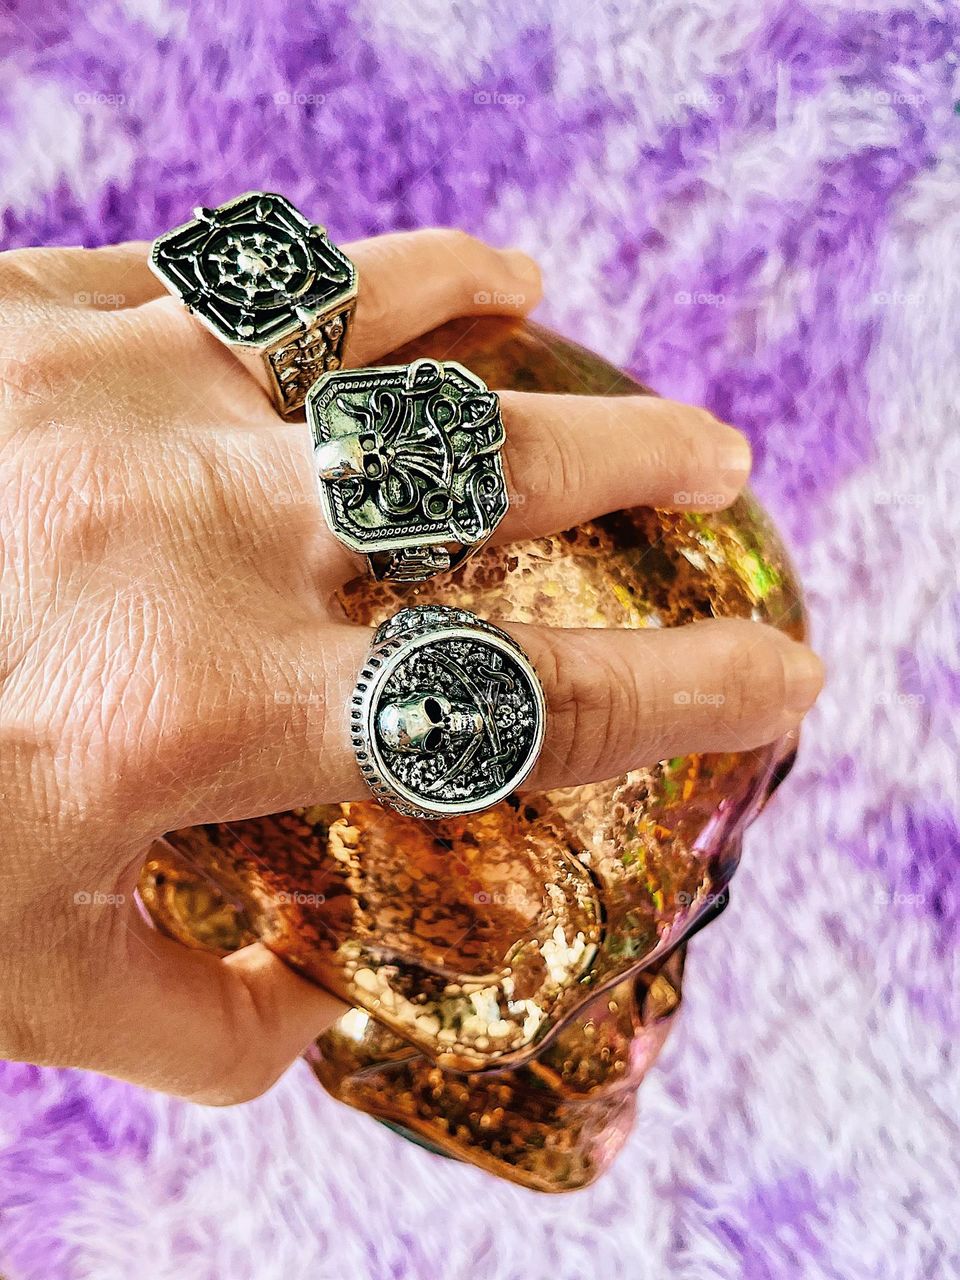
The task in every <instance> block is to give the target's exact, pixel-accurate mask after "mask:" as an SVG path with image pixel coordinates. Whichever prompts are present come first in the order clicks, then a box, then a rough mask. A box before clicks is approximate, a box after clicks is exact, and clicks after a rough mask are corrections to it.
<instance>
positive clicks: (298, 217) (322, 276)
mask: <svg viewBox="0 0 960 1280" xmlns="http://www.w3.org/2000/svg"><path fill="white" fill-rule="evenodd" d="M149 261H150V268H151V270H152V271H153V272H154V274H155V275H157V276H159V278H160V279H161V280H162V281H163V283H164V285H165V286H166V287H167V289H169V290H170V292H171V293H172V294H174V296H175V297H177V298H179V299H180V301H181V302H182V303H183V304H184V306H186V308H187V309H188V310H189V311H191V312H192V313H193V314H194V315H195V316H196V318H197V319H198V320H199V321H200V323H201V324H203V325H204V326H205V327H206V328H207V329H209V330H210V332H211V333H213V334H214V335H215V336H216V337H218V338H219V339H220V341H221V342H225V343H226V344H227V346H229V347H230V348H232V349H233V350H234V351H235V353H236V354H237V355H238V356H239V357H240V359H241V360H242V361H243V362H244V363H245V364H246V365H247V367H248V368H249V369H250V370H251V371H252V372H253V373H254V374H255V375H257V377H258V379H259V381H260V382H261V384H262V385H263V386H265V387H266V388H267V389H268V390H269V391H270V393H271V394H272V396H273V399H274V403H275V404H276V406H277V409H278V410H279V411H280V412H281V413H283V414H287V413H291V412H292V411H293V410H294V409H298V408H299V407H300V406H301V405H302V404H303V402H304V399H305V398H306V394H307V391H308V390H309V388H310V386H311V384H312V383H313V382H314V381H315V380H316V379H317V378H318V377H319V376H320V374H322V373H324V372H326V371H327V370H328V369H339V368H340V365H341V364H342V362H343V349H344V346H345V343H346V338H347V331H348V329H349V326H350V321H351V319H352V317H353V312H354V308H355V306H356V301H357V269H356V267H355V266H354V264H353V263H352V262H351V261H350V259H349V258H348V257H347V256H346V254H344V253H342V252H341V251H340V250H339V249H338V248H337V247H336V245H334V244H332V243H331V241H330V240H329V239H328V238H327V234H326V232H325V231H324V229H323V227H318V226H316V225H315V224H314V223H311V222H309V221H308V220H307V219H306V218H305V217H304V216H303V214H302V213H300V212H299V211H298V210H297V209H296V208H294V206H293V205H292V204H291V203H290V201H289V200H287V199H285V197H284V196H278V195H273V194H271V193H269V192H265V191H248V192H247V194H246V195H242V196H237V197H236V199H234V200H228V201H227V203H226V204H222V205H221V206H220V207H219V208H218V209H205V208H199V209H195V210H194V218H193V221H192V222H186V223H184V225H183V226H182V227H175V228H174V229H173V230H172V231H167V232H165V233H164V234H163V235H161V236H158V237H157V239H156V240H155V241H154V242H153V246H152V248H151V250H150V259H149Z"/></svg>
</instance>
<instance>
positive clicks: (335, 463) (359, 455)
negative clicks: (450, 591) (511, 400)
mask: <svg viewBox="0 0 960 1280" xmlns="http://www.w3.org/2000/svg"><path fill="white" fill-rule="evenodd" d="M307 421H308V423H309V424H310V428H311V430H312V432H313V440H314V446H315V453H314V458H315V462H316V469H317V476H318V479H319V481H320V497H321V502H322V505H323V512H324V516H325V517H326V521H327V524H328V525H329V527H330V531H331V532H332V533H333V534H334V536H335V537H336V538H338V539H339V540H340V541H341V542H342V543H343V544H344V545H345V546H347V547H349V548H350V549H351V550H352V551H356V552H359V553H360V554H362V555H365V556H366V557H367V561H368V564H369V566H370V569H371V571H372V572H373V574H374V576H375V577H377V578H388V579H392V580H395V581H402V582H420V581H423V580H424V579H426V578H431V577H433V576H434V575H435V574H437V573H442V572H445V571H446V570H448V569H454V568H456V567H457V566H458V565H459V564H461V563H462V562H463V561H464V560H465V559H466V558H467V556H469V555H471V554H472V553H473V552H474V551H476V550H477V548H478V547H480V546H482V545H483V543H484V542H486V540H487V539H488V538H489V537H490V534H491V533H492V532H493V530H494V529H495V528H496V526H497V525H498V524H499V523H500V521H501V520H502V519H503V517H504V515H505V514H506V511H507V508H508V506H509V501H508V497H507V488H506V483H505V481H504V476H503V463H502V461H501V457H500V450H501V447H502V445H503V440H504V430H503V419H502V418H501V416H500V402H499V400H498V399H497V396H496V395H495V394H494V393H493V392H492V391H489V390H488V389H487V386H486V384H485V383H484V382H482V381H481V379H480V378H478V377H476V376H475V375H474V374H472V373H471V372H470V371H469V370H468V369H465V368H464V367H463V365H460V364H456V363H455V362H453V361H447V362H445V363H441V362H440V361H438V360H416V361H414V363H413V364H410V365H395V366H392V367H385V368H377V369H353V370H343V371H341V372H338V373H328V374H325V375H324V376H323V377H321V378H320V379H319V380H318V381H317V382H316V383H315V384H314V386H313V387H312V388H311V389H310V392H309V394H308V396H307Z"/></svg>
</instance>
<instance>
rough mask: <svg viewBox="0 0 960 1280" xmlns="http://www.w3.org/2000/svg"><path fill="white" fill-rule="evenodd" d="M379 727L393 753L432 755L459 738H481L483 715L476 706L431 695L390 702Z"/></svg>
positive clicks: (382, 709)
mask: <svg viewBox="0 0 960 1280" xmlns="http://www.w3.org/2000/svg"><path fill="white" fill-rule="evenodd" d="M377 728H378V729H379V731H380V734H381V736H382V738H383V741H384V743H385V744H386V745H387V746H388V747H390V748H391V749H392V750H393V751H408V752H421V751H422V752H429V753H431V754H432V753H433V752H435V751H441V750H442V749H443V748H444V747H446V746H449V745H450V744H451V742H452V741H453V740H455V739H457V738H466V739H473V738H477V737H479V736H480V734H481V733H483V716H482V715H481V713H480V712H479V711H478V710H477V709H476V708H475V707H468V706H465V705H462V704H460V703H452V702H451V701H450V699H449V698H444V697H443V696H442V695H441V694H432V693H430V694H422V695H418V696H416V697H413V698H409V699H407V700H406V701H404V702H389V703H387V704H386V706H383V707H381V708H380V711H379V712H378V714H377Z"/></svg>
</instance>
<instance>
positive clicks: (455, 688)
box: [350, 605, 546, 818]
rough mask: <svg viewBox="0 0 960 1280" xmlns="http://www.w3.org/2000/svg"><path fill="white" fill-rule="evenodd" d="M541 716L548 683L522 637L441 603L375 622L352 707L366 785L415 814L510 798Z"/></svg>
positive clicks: (469, 809)
mask: <svg viewBox="0 0 960 1280" xmlns="http://www.w3.org/2000/svg"><path fill="white" fill-rule="evenodd" d="M545 723H546V704H545V701H544V696H543V688H542V686H541V684H540V680H539V679H538V677H537V673H536V671H534V669H533V667H532V665H531V664H530V662H529V660H528V659H527V657H526V655H525V654H524V653H523V650H522V649H521V648H520V646H519V645H518V644H517V643H516V641H515V640H513V639H512V638H511V637H510V636H508V635H507V634H506V632H504V631H501V630H500V629H499V627H495V626H493V625H492V624H491V623H489V622H484V621H483V620H482V619H481V618H478V617H476V615H475V614H472V613H467V612H466V611H465V610H463V609H451V608H447V607H446V606H444V605H418V606H416V607H414V608H411V609H401V610H400V612H399V613H396V614H394V615H393V617H392V618H389V619H388V620H387V621H386V622H385V623H383V624H382V626H380V627H379V629H378V630H377V631H376V633H375V635H374V638H373V644H372V647H371V650H370V655H369V657H368V659H367V661H366V663H365V664H364V667H363V670H362V671H361V672H360V676H359V679H358V680H357V686H356V689H355V690H354V693H353V698H352V701H351V706H350V736H351V741H352V743H353V748H354V751H355V752H356V756H357V763H358V765H359V766H360V772H361V773H362V775H363V778H364V780H365V782H366V783H367V785H368V786H369V787H370V789H371V791H372V792H373V793H374V795H375V796H376V798H377V799H378V800H379V801H381V802H382V803H383V804H388V805H391V806H392V807H393V808H394V809H397V810H399V811H400V813H405V814H409V815H411V816H412V817H416V818H445V817H452V816H456V815H459V814H466V813H479V812H480V811H481V810H483V809H489V808H490V807H491V806H492V805H495V804H497V803H499V801H501V800H503V799H505V797H506V796H508V795H510V793H511V792H513V791H515V790H516V789H517V787H519V786H520V785H521V783H522V782H523V781H524V779H525V778H526V777H527V776H528V774H529V773H530V770H531V769H532V768H533V766H534V765H535V764H536V761H537V757H538V756H539V754H540V748H541V747H542V745H543V734H544V727H545Z"/></svg>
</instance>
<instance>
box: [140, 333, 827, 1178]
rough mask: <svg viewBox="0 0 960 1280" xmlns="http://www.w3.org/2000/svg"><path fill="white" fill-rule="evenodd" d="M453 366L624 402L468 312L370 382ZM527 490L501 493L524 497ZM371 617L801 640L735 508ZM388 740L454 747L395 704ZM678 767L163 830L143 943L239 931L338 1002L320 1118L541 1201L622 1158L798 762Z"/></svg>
mask: <svg viewBox="0 0 960 1280" xmlns="http://www.w3.org/2000/svg"><path fill="white" fill-rule="evenodd" d="M425 354H432V355H438V356H439V357H440V358H443V359H455V360H458V361H460V362H461V363H462V364H464V365H466V366H467V367H468V368H469V369H471V370H473V371H474V372H475V373H476V374H477V375H479V376H480V377H481V378H483V380H484V381H485V382H486V383H487V384H488V385H489V386H491V387H494V388H508V387H512V388H518V389H523V390H535V391H547V392H560V393H568V394H595V395H596V394H610V395H622V394H636V393H637V392H638V391H640V390H642V388H640V387H638V385H637V384H636V383H635V382H633V381H632V380H631V379H630V378H628V377H627V376H626V375H624V374H622V373H619V372H618V371H617V370H616V369H614V368H613V367H612V366H610V365H609V364H608V363H607V362H605V361H604V360H602V359H601V358H600V357H598V356H596V355H594V354H592V353H590V352H587V351H585V350H584V349H582V348H580V347H577V346H575V345H573V344H571V343H569V342H566V341H564V340H562V339H560V338H558V337H557V336H556V335H554V334H552V333H549V332H548V331H546V330H544V329H542V328H539V327H537V326H535V325H532V324H529V323H521V322H517V321H510V320H503V319H494V318H490V319H484V320H479V321H478V320H475V319H471V320H462V321H456V322H454V323H452V324H449V325H446V326H444V327H443V328H442V329H440V330H436V331H435V332H434V333H432V334H428V335H426V336H425V337H424V338H422V339H420V340H418V341H417V342H416V343H415V344H411V345H410V346H409V347H408V348H406V349H404V350H403V351H401V352H397V353H394V354H393V356H391V357H390V358H389V360H388V361H387V363H396V362H398V361H409V360H413V359H417V358H420V357H422V356H423V355H425ZM521 496H522V495H516V494H514V495H512V499H513V500H514V501H517V500H518V498H519V497H521ZM341 599H342V604H343V608H344V611H345V613H346V615H347V616H348V617H349V618H350V619H352V620H353V621H355V622H359V623H364V624H368V625H376V624H378V623H379V622H381V621H382V620H383V619H384V618H386V617H387V616H389V615H390V614H391V613H393V612H395V611H396V609H397V608H398V607H400V606H401V604H413V603H425V604H428V603H435V602H436V603H447V604H454V605H457V606H461V607H463V608H467V609H470V610H471V611H473V612H475V613H477V614H479V615H480V616H482V617H486V618H489V619H490V620H491V621H493V622H504V621H507V622H511V621H512V622H538V623H546V624H552V625H559V626H595V627H645V626H676V625H681V624H683V623H686V622H692V621H695V620H697V619H698V618H703V617H710V616H720V615H730V616H741V617H750V618H755V619H759V620H762V621H766V622H769V623H771V624H773V625H776V626H778V627H780V628H782V629H783V630H785V631H786V632H788V633H789V634H790V635H792V636H794V637H795V638H801V637H802V636H803V633H804V620H803V612H802V606H801V601H800V595H799V590H798V587H797V583H796V580H795V578H794V576H793V574H792V572H791V569H790V567H789V564H788V562H787V559H786V556H785V554H784V551H783V548H782V546H781V544H780V542H779V540H778V538H777V536H776V534H775V532H774V531H773V529H772V528H771V526H770V523H769V521H768V520H767V519H766V517H765V516H764V514H763V513H762V511H761V510H760V509H759V508H758V506H757V505H756V503H755V502H754V501H753V500H752V499H751V498H749V497H743V498H741V499H740V500H739V501H738V502H737V503H736V504H735V505H734V506H733V507H732V508H730V509H729V510H727V511H724V512H719V513H717V514H712V515H677V514H667V513H663V512H654V511H650V510H644V509H637V510H632V511H621V512H617V513H615V514H613V515H609V516H606V517H604V518H602V519H599V520H595V521H591V522H590V523H588V524H585V525H583V526H580V527H578V528H576V529H572V530H568V531H567V532H565V533H561V534H557V535H556V536H554V537H550V538H542V539H538V540H537V541H535V542H530V543H521V544H515V545H513V546H509V547H498V548H485V549H483V550H482V551H480V552H479V553H478V554H477V555H476V556H474V557H473V558H472V559H471V560H470V561H468V562H467V563H466V564H465V565H463V566H462V567H461V568H460V569H459V570H458V571H457V572H456V573H454V574H452V575H447V576H445V577H441V578H439V579H436V580H434V581H433V582H429V583H424V584H418V585H417V587H416V588H415V589H411V588H410V587H409V586H404V585H402V584H400V585H398V584H394V585H391V584H389V583H384V582H377V581H374V580H373V579H372V578H362V579H357V580H356V581H355V582H353V583H351V584H350V585H349V586H348V587H347V588H346V589H345V590H344V591H343V593H342V597H341ZM393 714H394V721H393V723H392V724H391V731H392V732H394V733H395V734H396V735H397V736H398V738H401V737H403V736H406V737H407V738H409V739H410V740H414V739H419V740H423V741H429V736H430V734H431V733H432V732H434V731H435V730H437V729H440V730H441V731H446V732H450V731H456V732H462V733H469V732H471V729H472V727H473V726H472V725H471V722H470V715H471V712H470V710H469V709H465V708H458V707H453V706H449V707H447V706H444V705H441V704H438V705H437V706H434V707H428V706H427V705H426V699H425V697H417V696H416V695H415V694H414V695H412V696H411V702H410V704H408V705H405V706H402V707H398V708H397V709H396V710H395V712H394V713H393ZM795 746H796V743H795V739H794V736H793V735H791V736H790V737H788V738H785V739H784V740H782V741H780V742H778V743H775V744H772V745H771V746H770V747H768V748H765V749H762V750H760V751H750V752H743V753H737V754H724V755H699V756H698V755H691V756H684V757H682V758H679V759H673V760H665V761H661V762H659V763H658V764H655V765H651V766H650V767H649V768H646V769H639V770H636V771H634V772H632V773H630V774H627V775H626V776H624V777H620V778H614V779H611V780H609V781H607V782H602V783H595V784H591V785H589V786H584V787H577V788H569V789H566V790H562V791H553V792H547V793H535V792H526V793H522V794H520V795H518V796H513V797H511V798H510V799H509V800H506V801H504V802H502V803H500V804H499V805H497V806H496V807H495V808H493V809H491V810H489V811H487V812H485V813H481V814H475V815H472V816H470V817H464V818H456V819H445V820H441V821H438V822H431V823H424V822H420V821H417V820H416V819H412V818H406V817H403V816H401V815H400V814H398V813H395V812H393V811H392V810H389V809H385V808H382V807H380V806H379V805H377V804H376V803H374V802H372V801H371V802H364V803H352V804H340V805H337V804H333V805H318V806H315V807H313V808H310V809H304V810H298V811H296V812H291V813H285V814H278V815H272V816H268V817H263V818H257V819H252V820H248V821H245V822H239V823H231V824H224V825H219V826H208V827H203V828H193V829H190V830H186V831H179V832H174V833H171V834H170V835H169V836H168V837H167V839H166V840H165V841H163V842H161V843H160V844H158V845H157V846H156V847H155V849H154V850H153V854H152V857H151V859H150V861H149V862H148V864H147V865H146V867H145V868H144V872H143V876H142V880H141V894H142V897H143V899H144V902H145V904H146V906H147V908H148V909H149V911H150V912H151V914H152V915H153V918H154V919H155V921H156V922H157V924H158V926H159V927H160V928H162V929H164V930H165V931H166V932H167V933H169V934H170V935H172V936H174V937H176V938H179V939H180V940H181V941H183V942H184V943H186V944H187V945H191V946H202V947H207V948H209V949H211V950H215V951H218V952H221V953H223V952H227V951H229V950H232V949H235V948H236V947H239V946H242V945H244V944H245V943H247V942H249V941H251V940H253V939H255V938H258V939H260V940H262V941H263V942H265V943H266V945H267V946H269V947H271V948H272V949H273V950H274V951H275V952H277V953H278V954H279V955H281V956H283V958H284V959H285V960H286V961H287V962H288V963H289V964H291V965H292V966H293V967H294V968H296V969H297V970H298V971H299V972H301V973H302V974H305V975H306V976H308V977H310V978H312V979H314V980H315V981H317V982H319V983H321V984H322V985H323V986H325V987H327V988H328V989H330V990H331V991H333V992H334V993H335V994H337V995H339V996H340V997H342V999H344V1000H345V1001H346V1002H347V1003H348V1004H349V1005H350V1006H351V1008H350V1010H349V1012H347V1013H346V1014H344V1016H343V1017H341V1018H340V1019H339V1021H338V1022H337V1023H336V1024H335V1025H334V1026H333V1027H332V1028H331V1029H330V1031H328V1032H327V1033H326V1034H325V1035H323V1036H322V1037H321V1038H320V1040H319V1041H318V1042H317V1043H316V1045H315V1046H314V1048H313V1050H312V1051H311V1053H310V1055H309V1056H310V1059H311V1061H312V1064H313V1066H314V1070H315V1072H316V1074H317V1076H318V1077H319V1079H320V1080H321V1082H322V1083H323V1084H324V1085H325V1087H326V1088H327V1089H329V1090H330V1092H331V1093H332V1094H333V1095H334V1096H335V1097H337V1098H339V1099H341V1100H342V1101H344V1102H347V1103H349V1104H350V1105H352V1106H354V1107H357V1108H359V1109H361V1110H363V1111H366V1112H369V1113H370V1114H371V1115H373V1116H375V1117H377V1118H378V1119H380V1120H382V1121H384V1122H385V1123H388V1124H390V1125H392V1126H393V1127H394V1128H397V1129H399V1130H400V1131H401V1132H403V1133H404V1134H405V1135H407V1136H408V1137H413V1138H415V1139H416V1140H418V1141H420V1142H422V1143H423V1144H425V1145H427V1146H430V1147H432V1148H433V1149H435V1150H437V1151H440V1152H443V1153H444V1154H447V1155H453V1156H456V1157H459V1158H460V1159H463V1160H467V1161H470V1162H472V1163H474V1164H476V1165H479V1166H480V1167H483V1168H485V1169H487V1170H489V1171H491V1172H494V1173H497V1174H500V1175H502V1176H505V1177H507V1178H510V1179H512V1180H513V1181H516V1182H519V1183H522V1184H524V1185H526V1186H530V1187H535V1188H538V1189H541V1190H548V1191H559V1190H567V1189H572V1188H576V1187H580V1186H583V1185H585V1184H586V1183H588V1182H590V1181H591V1180H592V1179H593V1178H595V1177H596V1176H597V1175H598V1174H599V1173H600V1172H601V1171H602V1169H603V1168H604V1167H605V1166H606V1165H607V1164H608V1163H609V1161H610V1160H611V1159H612V1157H613V1155H614V1154H615V1153H616V1151H617V1150H618V1149H619V1147H620V1145H621V1144H622V1142H623V1140H624V1139H625V1137H626V1135H627V1133H628V1132H629V1127H630V1122H631V1119H632V1116H633V1113H634V1108H635V1095H636V1091H637V1087H638V1085H639V1083H640V1081H641V1080H642V1078H643V1075H644V1073H645V1072H646V1071H647V1069H648V1068H649V1066H650V1065H651V1063H652V1062H653V1060H654V1058H655V1057H656V1055H657V1053H658V1052H659V1049H660V1047H661V1045H662V1043H663V1041H664V1038H665V1036H666V1033H667V1031H668V1029H669V1026H670V1023H671V1019H672V1017H673V1015H674V1013H675V1011H676V1009H677V1007H678V1005H679V1002H680V985H681V976H682V967H683V957H684V952H685V946H686V943H687V941H688V940H689V938H690V936H691V935H692V934H693V933H694V932H695V931H696V930H697V929H699V928H700V927H702V925H703V924H704V923H706V922H707V921H708V920H709V919H711V918H712V917H713V916H714V915H716V913H717V912H718V911H719V910H720V909H722V907H723V906H724V905H725V904H726V901H727V886H728V884H729V881H730V878H731V876H732V874H733V872H734V870H735V869H736V865H737V861H738V858H739V854H740V843H741V837H742V835H743V832H744V830H745V829H746V827H747V825H748V824H749V823H750V821H751V820H752V819H753V818H754V816H755V815H756V814H757V812H758V811H759V810H760V808H761V807H762V806H763V804H764V803H765V802H766V800H767V798H768V796H769V795H770V794H771V792H772V791H773V789H774V788H775V786H776V785H777V783H778V781H779V780H780V779H781V778H782V777H783V776H784V775H785V773H786V772H787V771H788V769H789V765H790V762H791V760H792V757H793V754H794V751H795Z"/></svg>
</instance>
